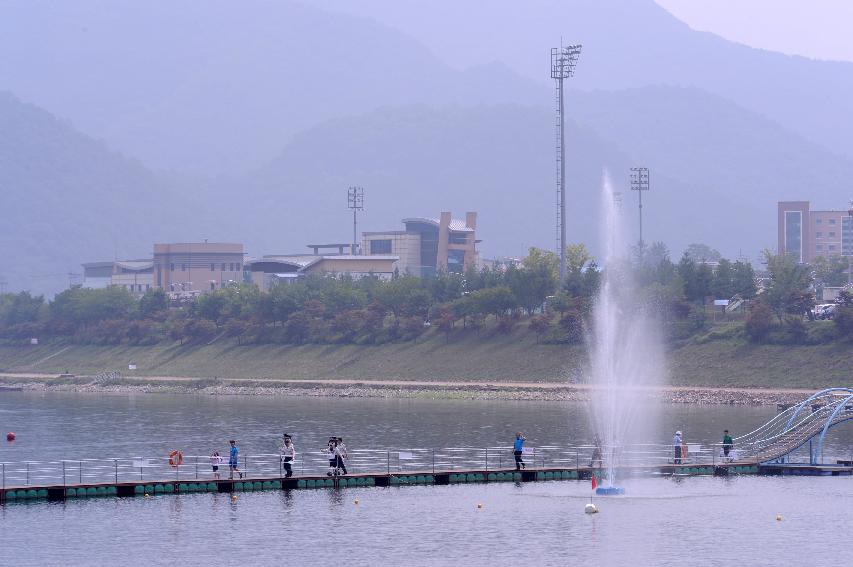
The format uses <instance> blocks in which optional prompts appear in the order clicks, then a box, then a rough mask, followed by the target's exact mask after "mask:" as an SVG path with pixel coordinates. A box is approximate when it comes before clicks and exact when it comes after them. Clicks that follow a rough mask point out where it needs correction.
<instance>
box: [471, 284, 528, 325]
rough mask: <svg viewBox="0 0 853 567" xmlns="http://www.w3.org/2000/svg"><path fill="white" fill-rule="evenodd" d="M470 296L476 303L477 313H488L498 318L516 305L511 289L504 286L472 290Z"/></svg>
mask: <svg viewBox="0 0 853 567" xmlns="http://www.w3.org/2000/svg"><path fill="white" fill-rule="evenodd" d="M471 297H472V299H473V301H474V302H475V304H476V305H477V308H476V312H477V313H488V314H492V315H494V316H495V317H498V318H501V317H504V316H505V315H506V314H507V313H508V312H509V311H511V310H512V309H515V308H516V307H517V303H516V300H515V296H514V295H513V294H512V290H511V289H509V288H508V287H506V286H500V287H490V288H486V289H481V290H478V291H475V292H473V293H472V294H471Z"/></svg>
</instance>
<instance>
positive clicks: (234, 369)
mask: <svg viewBox="0 0 853 567" xmlns="http://www.w3.org/2000/svg"><path fill="white" fill-rule="evenodd" d="M828 324H830V323H825V322H815V323H814V325H818V326H825V325H828ZM721 330H725V332H720V331H721ZM740 335H742V325H741V324H739V323H736V324H730V325H728V326H725V327H719V328H717V330H716V331H714V332H713V333H712V334H710V335H704V336H703V337H704V338H703V339H701V340H696V339H694V340H691V341H689V342H687V343H686V344H683V345H679V346H674V347H672V348H671V349H670V351H669V358H668V360H669V368H668V369H667V372H668V376H667V378H666V379H665V380H663V381H662V382H663V383H668V384H672V385H684V386H709V387H734V386H738V387H762V388H819V387H825V386H840V385H850V382H851V380H850V373H849V369H850V368H851V367H853V344H851V343H849V342H846V341H840V342H839V341H834V342H831V343H827V344H820V345H810V346H808V345H802V346H789V345H769V344H761V345H756V344H752V343H750V342H748V341H747V340H746V339H744V338H742V336H740ZM129 363H133V364H136V365H137V370H135V371H128V370H127V365H128V364H129ZM585 364H586V349H585V348H584V346H583V345H582V344H581V345H561V344H542V343H537V342H536V338H535V335H534V334H533V333H530V332H528V330H527V329H525V328H523V326H519V327H518V328H517V329H515V330H513V331H512V332H511V333H509V334H496V333H485V332H483V333H480V334H479V335H478V334H477V333H476V332H474V331H470V330H462V329H459V330H457V331H455V332H454V335H453V337H452V340H451V341H448V340H447V339H446V337H445V336H444V335H443V334H442V333H439V332H438V331H437V330H431V331H428V332H427V333H426V334H424V335H423V336H422V337H420V338H418V339H417V340H415V341H408V342H399V343H389V344H383V345H379V346H370V345H302V346H296V345H273V344H265V345H239V344H237V341H236V340H234V339H229V338H224V337H223V338H221V339H219V340H217V341H215V342H214V343H213V344H209V345H180V344H179V343H177V342H174V343H173V342H164V343H161V344H157V345H151V346H128V345H118V346H99V345H76V344H69V343H67V342H64V341H57V342H55V343H51V344H42V345H38V346H30V345H19V346H10V345H5V346H0V371H3V372H31V373H62V372H70V373H72V374H76V375H82V374H97V373H100V372H104V371H120V372H121V374H122V375H123V376H183V377H198V378H213V377H220V378H245V379H286V380H305V379H349V380H365V381H369V380H413V381H417V380H438V381H448V382H453V381H490V382H548V383H576V382H581V381H584V367H585Z"/></svg>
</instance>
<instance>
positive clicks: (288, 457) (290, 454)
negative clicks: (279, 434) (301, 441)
mask: <svg viewBox="0 0 853 567" xmlns="http://www.w3.org/2000/svg"><path fill="white" fill-rule="evenodd" d="M295 459H296V447H295V446H294V445H293V439H291V437H290V435H288V434H287V433H285V434H284V440H283V442H282V445H281V463H282V465H283V466H284V473H285V474H284V477H285V478H290V477H292V476H293V466H292V463H293V461H294V460H295Z"/></svg>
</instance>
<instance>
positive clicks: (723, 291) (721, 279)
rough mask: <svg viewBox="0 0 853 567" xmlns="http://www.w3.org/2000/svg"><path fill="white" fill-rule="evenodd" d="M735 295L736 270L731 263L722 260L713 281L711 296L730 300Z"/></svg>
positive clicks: (715, 271)
mask: <svg viewBox="0 0 853 567" xmlns="http://www.w3.org/2000/svg"><path fill="white" fill-rule="evenodd" d="M735 293H736V292H735V288H734V268H733V267H732V263H731V262H730V261H728V260H726V259H725V258H721V259H720V262H719V264H717V269H716V270H714V278H713V280H712V281H711V295H713V296H714V297H715V298H717V299H728V298H730V297H732V296H734V294H735Z"/></svg>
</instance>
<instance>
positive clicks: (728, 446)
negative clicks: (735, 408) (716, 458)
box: [723, 429, 735, 457]
mask: <svg viewBox="0 0 853 567" xmlns="http://www.w3.org/2000/svg"><path fill="white" fill-rule="evenodd" d="M734 446H735V442H734V440H733V439H732V436H731V435H729V430H728V429H726V430H725V431H723V456H725V457H728V456H729V451H731V450H732V447H734Z"/></svg>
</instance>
